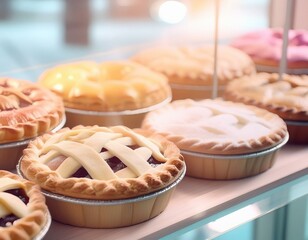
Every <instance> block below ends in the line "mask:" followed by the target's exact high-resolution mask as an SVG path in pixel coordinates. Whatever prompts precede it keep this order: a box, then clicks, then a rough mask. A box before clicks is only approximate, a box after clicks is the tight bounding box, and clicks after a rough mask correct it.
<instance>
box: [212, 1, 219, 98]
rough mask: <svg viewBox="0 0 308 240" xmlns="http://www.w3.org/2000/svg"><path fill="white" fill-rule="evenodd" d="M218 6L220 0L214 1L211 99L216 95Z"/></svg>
mask: <svg viewBox="0 0 308 240" xmlns="http://www.w3.org/2000/svg"><path fill="white" fill-rule="evenodd" d="M219 5H220V0H216V1H215V36H214V72H213V92H212V98H213V99H215V98H217V95H218V77H217V55H218V54H217V51H218V32H219V31H218V30H219V29H218V26H219Z"/></svg>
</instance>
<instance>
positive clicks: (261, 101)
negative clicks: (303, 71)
mask: <svg viewBox="0 0 308 240" xmlns="http://www.w3.org/2000/svg"><path fill="white" fill-rule="evenodd" d="M224 98H225V99H227V100H231V101H237V102H243V103H246V104H250V105H255V106H258V107H261V108H264V109H267V110H268V111H271V112H273V113H276V114H278V115H279V116H280V117H281V118H283V119H284V120H297V121H308V75H288V74H284V75H283V79H282V80H279V75H278V74H277V73H272V74H270V73H258V74H256V75H253V76H251V77H243V78H239V79H237V80H234V81H233V82H232V83H230V84H229V85H228V86H227V87H226V90H225V93H224Z"/></svg>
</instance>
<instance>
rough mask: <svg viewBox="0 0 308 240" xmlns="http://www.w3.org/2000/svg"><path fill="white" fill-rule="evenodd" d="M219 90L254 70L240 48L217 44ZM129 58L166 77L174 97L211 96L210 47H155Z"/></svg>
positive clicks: (200, 97)
mask: <svg viewBox="0 0 308 240" xmlns="http://www.w3.org/2000/svg"><path fill="white" fill-rule="evenodd" d="M217 54H218V55H217V79H218V87H219V93H220V94H221V93H222V91H223V88H224V86H225V85H226V84H227V83H228V82H229V81H231V80H232V79H233V78H237V77H241V76H245V75H250V74H253V73H255V66H254V63H253V61H252V60H251V58H250V57H249V56H248V55H247V54H246V53H244V52H242V51H241V50H238V49H236V48H232V47H229V46H223V45H221V46H219V47H218V52H217ZM132 59H133V60H134V61H136V62H138V63H141V64H143V65H145V66H147V67H149V68H151V69H152V70H154V71H157V72H160V73H162V74H164V75H166V76H167V77H168V80H169V83H170V85H171V88H172V95H173V99H174V100H176V99H184V98H192V99H203V98H208V97H211V96H212V86H213V75H214V47H213V46H156V47H153V48H149V49H144V50H141V51H140V52H138V53H136V54H135V55H134V56H133V57H132Z"/></svg>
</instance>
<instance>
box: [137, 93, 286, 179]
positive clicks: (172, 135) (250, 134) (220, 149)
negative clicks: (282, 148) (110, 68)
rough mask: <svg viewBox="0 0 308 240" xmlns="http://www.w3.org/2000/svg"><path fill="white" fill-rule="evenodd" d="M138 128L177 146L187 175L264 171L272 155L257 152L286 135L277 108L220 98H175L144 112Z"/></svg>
mask: <svg viewBox="0 0 308 240" xmlns="http://www.w3.org/2000/svg"><path fill="white" fill-rule="evenodd" d="M142 128H143V129H146V130H148V131H151V132H154V133H157V134H161V135H163V136H165V137H166V138H167V139H168V140H170V141H172V142H174V143H175V144H176V145H177V146H178V147H179V148H180V149H181V151H182V154H183V156H184V158H185V162H186V164H187V174H188V175H190V176H194V177H200V178H211V179H233V178H241V177H246V176H251V175H255V174H258V173H260V172H263V171H265V170H266V169H268V168H269V167H270V166H271V165H272V163H273V158H272V157H273V156H271V157H269V156H268V155H267V156H265V157H264V158H263V157H259V156H258V155H260V156H261V155H263V154H264V153H267V151H269V149H273V148H276V147H277V146H279V145H281V144H284V143H285V140H286V139H287V135H288V132H287V128H286V125H285V123H284V121H283V120H282V119H281V118H280V117H279V116H277V115H276V114H273V113H270V112H268V111H266V110H264V109H261V108H257V107H254V106H248V105H244V104H241V103H233V102H227V101H222V100H218V99H216V100H211V99H205V100H201V101H194V100H192V99H185V100H177V101H174V102H172V103H171V104H168V105H167V106H166V107H164V108H161V109H159V110H156V111H153V112H150V113H148V114H147V116H146V117H145V119H144V121H143V124H142ZM270 151H271V150H270ZM255 153H257V154H255ZM260 161H261V162H260Z"/></svg>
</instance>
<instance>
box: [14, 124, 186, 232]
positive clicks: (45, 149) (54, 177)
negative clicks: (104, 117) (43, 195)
mask: <svg viewBox="0 0 308 240" xmlns="http://www.w3.org/2000/svg"><path fill="white" fill-rule="evenodd" d="M136 131H137V130H136ZM136 131H133V130H131V129H129V128H127V127H124V126H114V127H110V128H105V127H98V126H89V127H83V126H77V127H75V128H73V129H68V128H66V129H62V130H60V131H58V132H57V133H56V134H52V135H48V134H46V135H44V136H42V137H39V138H37V139H35V140H34V141H32V142H31V143H30V144H29V146H28V148H27V149H26V150H25V151H24V156H23V158H22V159H21V161H20V170H21V174H22V175H23V176H25V177H26V178H27V179H30V180H32V181H34V182H36V183H38V184H39V185H40V186H41V187H42V189H44V190H46V191H48V192H49V193H55V194H57V195H59V194H60V195H61V196H65V197H69V198H70V199H73V200H70V202H72V201H73V202H74V201H75V202H78V201H79V202H80V201H81V202H82V201H83V199H86V200H87V204H88V203H89V202H88V201H89V200H108V201H109V200H113V201H115V202H117V201H118V202H119V200H120V201H122V200H123V199H124V200H126V199H132V198H136V197H137V198H138V197H140V196H141V197H142V198H144V199H145V197H144V196H146V195H148V194H150V193H153V192H157V191H159V190H160V189H163V188H166V187H168V186H170V184H173V183H174V182H175V181H177V179H179V178H180V176H181V175H182V174H183V172H184V169H185V165H184V161H183V159H182V156H181V155H180V151H179V149H178V148H177V147H176V146H175V145H174V144H173V143H172V142H169V141H167V140H166V139H164V138H163V137H161V136H159V135H152V134H150V135H148V134H147V133H146V131H142V130H139V131H138V133H137V132H136ZM141 134H143V135H141ZM144 135H145V136H144ZM60 200H61V201H63V197H62V198H61V199H60ZM111 202H112V201H111ZM159 202H160V201H157V202H156V204H159ZM164 202H165V203H166V202H168V201H167V199H165V200H164ZM122 203H123V202H122ZM154 203H155V201H152V202H151V204H154ZM55 204H56V203H52V204H51V205H48V206H49V207H50V209H51V213H52V215H53V217H55V218H56V219H57V220H59V221H64V222H67V223H69V224H72V225H78V226H90V227H106V225H107V226H108V227H110V225H108V223H107V224H106V223H105V222H104V220H102V221H103V223H101V224H100V223H99V222H95V220H94V222H95V223H92V224H91V223H90V224H89V223H88V222H86V223H80V222H77V223H76V222H72V221H76V220H75V219H72V218H70V219H66V220H65V219H63V218H66V216H60V217H59V214H61V212H59V211H57V209H59V207H60V208H61V207H63V205H62V206H58V205H56V206H57V207H55ZM161 204H162V203H161ZM109 205H110V202H109ZM120 205H123V204H120ZM162 206H165V204H162ZM153 207H154V206H153V205H150V206H148V207H145V209H143V210H142V209H141V210H137V208H136V209H135V211H133V212H131V210H132V207H128V208H129V209H128V210H124V209H125V208H124V206H122V210H119V209H117V213H119V217H118V220H116V224H115V226H122V225H130V224H132V223H136V222H139V221H144V220H146V219H147V218H150V216H151V214H148V213H147V212H148V211H149V210H150V211H152V210H153ZM54 208H55V209H54ZM118 208H121V207H119V206H118ZM156 208H157V206H156ZM159 208H160V207H159ZM53 209H54V211H53ZM151 209H152V210H151ZM79 210H80V209H77V210H76V211H74V212H75V214H76V212H78V211H79ZM80 211H81V214H83V215H82V216H83V217H80V221H82V219H84V217H85V214H84V210H80ZM86 211H87V210H86ZM92 211H93V210H92ZM92 211H90V212H92ZM100 211H103V212H104V211H109V209H107V210H106V209H105V210H99V211H98V214H99V212H100ZM122 211H125V212H124V213H123V212H122ZM126 211H129V212H128V213H127V214H128V217H127V218H128V219H127V221H128V222H124V223H123V221H125V220H124V219H122V218H123V214H126ZM139 211H143V212H144V213H145V214H147V215H146V216H144V217H141V218H137V219H135V217H133V216H134V214H139V215H140V216H142V214H144V213H142V214H141V213H140V212H139ZM153 211H154V212H156V214H158V213H160V212H161V211H162V209H161V210H160V211H158V212H157V211H156V210H153ZM66 214H68V215H70V214H69V213H67V212H66ZM100 214H101V217H106V215H105V214H104V213H102V212H100ZM57 216H58V217H57ZM129 216H131V217H129ZM89 217H90V218H91V219H92V217H93V216H92V217H91V215H90V216H89ZM101 217H100V216H98V217H97V218H98V219H100V218H101ZM114 217H116V213H114ZM152 217H153V216H152ZM98 221H100V220H98ZM110 221H111V220H110ZM131 221H133V222H131ZM112 226H114V225H112Z"/></svg>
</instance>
